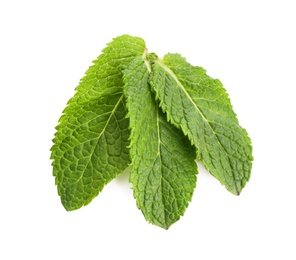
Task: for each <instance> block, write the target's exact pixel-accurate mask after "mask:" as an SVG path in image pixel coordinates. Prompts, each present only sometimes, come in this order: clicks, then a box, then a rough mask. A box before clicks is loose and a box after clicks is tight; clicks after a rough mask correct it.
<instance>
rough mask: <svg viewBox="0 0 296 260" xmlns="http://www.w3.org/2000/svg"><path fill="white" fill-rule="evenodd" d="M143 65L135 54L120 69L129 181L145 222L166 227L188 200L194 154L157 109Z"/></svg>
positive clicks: (193, 182)
mask: <svg viewBox="0 0 296 260" xmlns="http://www.w3.org/2000/svg"><path fill="white" fill-rule="evenodd" d="M149 66H150V65H149V62H147V61H144V60H143V58H141V57H136V58H135V59H134V60H133V61H132V62H131V63H129V65H128V66H127V68H126V69H125V70H124V73H123V74H124V82H125V86H124V93H125V95H126V97H127V107H128V111H129V112H128V116H129V118H130V128H131V138H130V139H131V145H130V146H131V150H130V155H131V159H132V170H131V175H130V181H131V182H132V184H133V190H134V196H135V198H136V200H137V205H138V207H139V209H141V210H142V212H143V214H144V216H145V218H146V220H147V221H148V222H151V223H153V224H154V225H157V226H160V227H162V228H165V229H168V228H169V227H170V226H171V225H172V224H173V223H174V222H176V221H177V220H178V219H179V218H180V216H182V215H183V214H184V212H185V210H186V208H187V206H188V202H189V201H190V200H191V197H192V194H193V190H194V188H195V185H196V174H197V166H196V163H195V161H194V160H195V156H196V154H195V148H194V146H191V144H190V142H189V140H188V139H187V137H185V136H184V135H183V133H182V131H180V130H179V129H177V128H176V127H175V126H173V125H172V124H171V123H169V122H167V120H166V116H165V114H164V113H163V112H162V111H161V110H160V109H159V105H158V103H157V102H156V100H155V97H154V95H153V93H152V92H151V90H150V86H149V84H148V77H149V70H150V67H149Z"/></svg>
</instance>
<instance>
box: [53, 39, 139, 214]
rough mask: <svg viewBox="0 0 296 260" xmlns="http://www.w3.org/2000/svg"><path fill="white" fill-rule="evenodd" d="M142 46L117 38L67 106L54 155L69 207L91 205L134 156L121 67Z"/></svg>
mask: <svg viewBox="0 0 296 260" xmlns="http://www.w3.org/2000/svg"><path fill="white" fill-rule="evenodd" d="M144 50H145V43H144V41H143V40H142V39H141V38H137V37H131V36H128V35H123V36H120V37H117V38H115V39H114V40H113V41H112V42H111V43H110V44H109V45H108V46H107V47H106V48H105V49H104V50H103V53H102V54H101V55H100V56H99V57H98V58H97V60H95V61H94V62H93V63H94V65H93V66H91V67H90V68H89V69H88V70H87V72H86V75H85V77H84V78H83V79H82V80H81V82H80V84H79V85H78V87H77V88H76V91H77V92H76V93H75V95H74V97H73V98H72V99H70V100H69V102H68V106H67V107H66V108H65V110H64V111H63V115H62V117H61V118H60V120H59V125H58V126H57V127H56V129H57V132H56V134H55V138H54V140H53V142H54V145H53V146H52V148H51V151H52V154H51V159H53V163H52V165H53V175H54V176H55V177H56V178H55V180H56V184H57V186H58V193H59V195H60V196H61V201H62V204H63V205H64V207H65V209H66V210H74V209H78V208H80V207H81V206H83V205H87V204H88V203H89V202H90V201H91V200H92V199H93V198H94V197H96V196H97V195H98V193H99V192H100V191H101V190H102V189H103V187H104V185H105V184H107V183H108V182H110V181H111V180H112V179H113V178H115V177H116V175H117V174H119V173H121V172H122V171H123V170H124V169H125V168H126V167H127V165H128V164H129V162H130V159H129V150H128V148H127V146H128V144H129V140H128V137H129V129H128V125H129V122H128V119H127V118H126V107H125V100H124V95H123V82H122V69H123V67H124V66H125V65H126V64H128V63H129V62H130V61H131V60H132V59H133V58H134V57H135V56H141V55H143V53H144Z"/></svg>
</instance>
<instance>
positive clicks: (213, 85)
mask: <svg viewBox="0 0 296 260" xmlns="http://www.w3.org/2000/svg"><path fill="white" fill-rule="evenodd" d="M150 84H151V86H152V88H153V89H154V91H155V92H156V96H157V99H158V100H159V101H160V106H161V108H162V109H163V111H165V112H166V113H167V117H168V119H169V121H170V122H172V123H173V124H174V125H175V126H177V127H178V128H181V129H182V131H183V132H184V134H186V135H188V137H189V139H190V140H191V142H192V143H193V144H194V145H195V146H196V148H197V149H198V158H199V159H200V160H201V161H202V162H203V164H204V165H205V167H206V168H207V169H208V170H209V172H210V173H211V174H212V175H213V176H215V177H216V178H217V179H218V180H219V181H220V182H221V183H222V184H223V185H225V187H226V188H227V189H228V190H229V191H230V192H232V193H233V194H237V195H238V194H239V193H240V192H241V190H242V189H243V187H244V186H245V185H246V183H247V181H248V180H249V178H250V173H251V166H252V160H253V157H252V147H251V140H250V138H249V137H248V134H247V132H246V130H245V129H243V128H242V127H240V125H239V123H238V120H237V118H236V114H235V113H234V111H233V110H232V106H231V103H230V100H229V98H228V95H227V93H226V91H225V89H224V88H223V86H222V84H221V82H220V81H219V80H215V79H212V78H211V77H209V76H208V75H207V74H206V71H205V70H204V69H203V68H201V67H194V66H192V65H190V64H189V63H187V62H186V60H185V59H184V58H182V57H181V56H180V55H178V54H167V55H165V57H164V59H163V60H161V59H156V60H155V63H154V64H153V65H152V72H151V78H150Z"/></svg>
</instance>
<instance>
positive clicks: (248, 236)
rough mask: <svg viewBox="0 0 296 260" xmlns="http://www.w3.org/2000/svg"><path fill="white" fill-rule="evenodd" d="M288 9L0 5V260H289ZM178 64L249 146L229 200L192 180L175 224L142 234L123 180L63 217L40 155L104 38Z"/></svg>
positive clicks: (291, 41)
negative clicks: (195, 71)
mask: <svg viewBox="0 0 296 260" xmlns="http://www.w3.org/2000/svg"><path fill="white" fill-rule="evenodd" d="M293 2H294V1H285V0H280V1H272V0H270V1H260V0H257V1H251V0H249V1H186V0H182V1H173V0H170V1H161V0H157V1H152V0H150V1H139V0H138V1H129V0H125V1H119V0H118V1H115V0H108V1H107V0H106V1H73V0H72V1H53V0H52V1H30V0H28V1H20V0H19V1H1V2H0V39H1V40H0V89H1V91H0V120H1V121H0V125H1V127H0V132H1V134H0V138H1V143H0V153H1V157H0V158H1V161H0V162H1V168H0V174H1V178H0V202H1V204H0V240H1V241H0V259H5V260H6V259H119V258H120V259H203V260H207V259H228V260H231V259H240V260H245V259H271V258H272V259H285V260H289V259H296V252H295V251H296V248H295V242H296V235H295V234H296V224H295V219H296V214H295V205H296V203H295V199H296V188H295V186H296V169H295V162H296V152H295V147H296V141H295V130H296V129H295V124H294V121H295V112H296V109H295V97H296V95H295V89H296V51H295V46H296V40H295V32H296V28H295V27H296V15H295V14H296V8H295V7H294V5H293ZM121 34H130V35H133V36H139V37H142V38H143V39H144V40H145V41H146V44H147V47H148V49H149V51H150V52H156V53H157V54H158V55H159V56H163V55H164V54H165V53H167V52H178V53H181V54H182V55H183V56H185V57H186V58H187V60H188V61H189V62H190V63H192V64H193V65H199V66H202V67H204V68H206V69H207V72H208V74H209V75H210V76H212V77H214V78H219V79H220V80H221V81H222V82H223V84H224V86H225V88H226V89H227V91H228V93H229V95H230V98H231V100H232V104H233V107H234V110H235V111H236V113H237V114H238V117H239V120H240V123H241V125H242V126H243V127H245V128H246V129H247V130H248V132H249V134H250V136H251V138H252V142H253V147H254V158H255V160H254V164H253V170H252V177H251V180H250V182H249V183H248V184H247V186H246V187H245V189H244V190H243V192H242V193H241V195H240V196H238V197H236V196H233V195H231V194H230V193H228V192H227V191H226V190H225V189H224V188H223V187H222V186H221V185H220V184H219V182H218V181H216V180H215V179H214V178H213V177H212V176H211V175H210V174H209V173H207V172H206V171H205V170H203V169H202V167H199V172H200V173H199V175H198V182H197V188H196V190H195V193H194V196H193V200H192V202H191V203H190V205H189V207H188V209H187V211H186V213H185V216H184V217H182V218H181V219H180V220H179V221H178V222H177V223H175V224H174V225H173V226H172V227H171V228H170V229H169V230H167V231H166V230H163V229H161V228H158V227H155V226H153V225H151V224H148V223H146V221H145V220H144V217H143V216H142V213H141V212H140V211H139V210H138V209H137V207H136V203H135V200H134V198H133V194H132V190H131V189H130V188H131V186H130V184H129V183H128V174H127V173H125V174H123V175H121V176H119V177H118V178H117V179H115V180H114V181H112V182H111V183H110V184H109V185H108V186H106V188H105V189H104V190H103V192H102V193H101V194H100V195H99V196H98V197H97V198H95V199H94V200H93V201H92V203H91V204H89V205H88V206H87V207H84V208H82V209H80V210H77V211H73V212H66V211H65V210H64V208H63V207H62V205H61V203H60V200H59V197H58V195H57V192H56V187H55V185H54V178H53V177H52V167H51V161H50V160H49V157H50V152H49V149H50V147H51V145H52V141H51V139H52V138H53V135H54V133H55V129H54V127H55V126H56V124H57V121H58V118H59V117H60V115H61V111H62V110H63V108H64V107H65V105H66V102H67V101H68V99H69V98H70V97H71V96H72V95H73V94H74V88H75V87H76V85H77V84H78V82H79V79H80V78H81V77H82V76H83V75H84V72H85V71H86V69H87V68H88V66H89V65H91V61H92V60H94V59H95V58H96V57H97V56H98V55H99V54H100V51H101V49H103V48H104V47H105V44H106V43H108V42H110V41H111V39H112V38H113V37H116V36H119V35H121Z"/></svg>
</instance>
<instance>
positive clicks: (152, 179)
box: [51, 35, 253, 229]
mask: <svg viewBox="0 0 296 260" xmlns="http://www.w3.org/2000/svg"><path fill="white" fill-rule="evenodd" d="M56 129H57V131H56V133H55V137H54V139H53V143H54V144H53V146H52V148H51V159H52V160H53V162H52V165H53V175H54V176H55V183H56V185H57V188H58V194H59V196H60V197H61V202H62V204H63V206H64V207H65V209H66V210H68V211H70V210H75V209H79V208H80V207H82V206H84V205H87V204H88V203H90V202H91V201H92V199H93V198H95V197H96V196H97V195H98V194H99V193H100V192H101V190H102V189H103V188H104V186H105V185H106V184H107V183H109V182H110V181H111V180H113V179H114V178H116V176H117V175H118V174H120V173H122V172H123V171H124V170H125V169H126V168H127V167H128V166H129V165H131V171H130V182H131V183H132V189H133V192H134V197H135V199H136V202H137V206H138V208H139V209H140V210H141V211H142V213H143V215H144V217H145V219H146V220H147V221H148V222H150V223H152V224H154V225H157V226H159V227H162V228H165V229H168V228H169V227H170V226H171V225H172V224H173V223H175V222H176V221H177V220H179V218H180V216H182V215H184V212H185V210H186V208H187V206H188V203H189V202H190V201H191V198H192V195H193V191H194V189H195V187H196V176H197V173H198V172H197V164H196V160H198V161H201V162H202V163H203V165H204V166H205V168H206V169H207V170H208V171H209V172H210V173H211V174H212V175H213V176H214V177H215V178H216V179H218V180H219V181H220V182H221V184H222V185H224V186H225V188H226V189H227V190H228V191H230V192H231V193H233V194H235V195H238V194H239V193H240V192H241V190H242V189H243V188H244V186H245V185H246V183H247V181H248V180H249V178H250V174H251V168H252V160H253V157H252V146H251V140H250V138H249V136H248V134H247V132H246V130H245V129H243V128H242V127H241V126H240V125H239V122H238V119H237V117H236V114H235V113H234V111H233V109H232V105H231V103H230V100H229V98H228V95H227V93H226V91H225V89H224V88H223V86H222V84H221V82H220V81H219V80H217V79H213V78H211V77H209V76H208V75H207V74H206V71H205V70H204V69H203V68H201V67H197V66H192V65H190V64H189V63H187V62H186V60H185V58H183V57H182V56H181V55H179V54H171V53H169V54H166V55H165V56H164V58H163V59H161V58H159V57H158V56H157V55H156V54H154V53H148V52H147V49H146V45H145V42H144V40H143V39H141V38H138V37H132V36H129V35H122V36H119V37H117V38H115V39H113V41H112V42H111V43H109V44H108V46H107V47H106V48H105V49H104V50H103V51H102V54H101V55H100V56H99V57H98V58H97V59H96V60H95V61H94V62H93V65H92V66H91V67H89V69H88V70H87V71H86V75H85V76H84V77H83V78H82V79H81V81H80V83H79V85H78V87H77V88H76V93H75V95H74V96H73V97H72V98H71V99H70V100H69V102H68V105H67V106H66V108H65V109H64V111H63V114H62V116H61V118H60V119H59V124H58V126H57V127H56Z"/></svg>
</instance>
